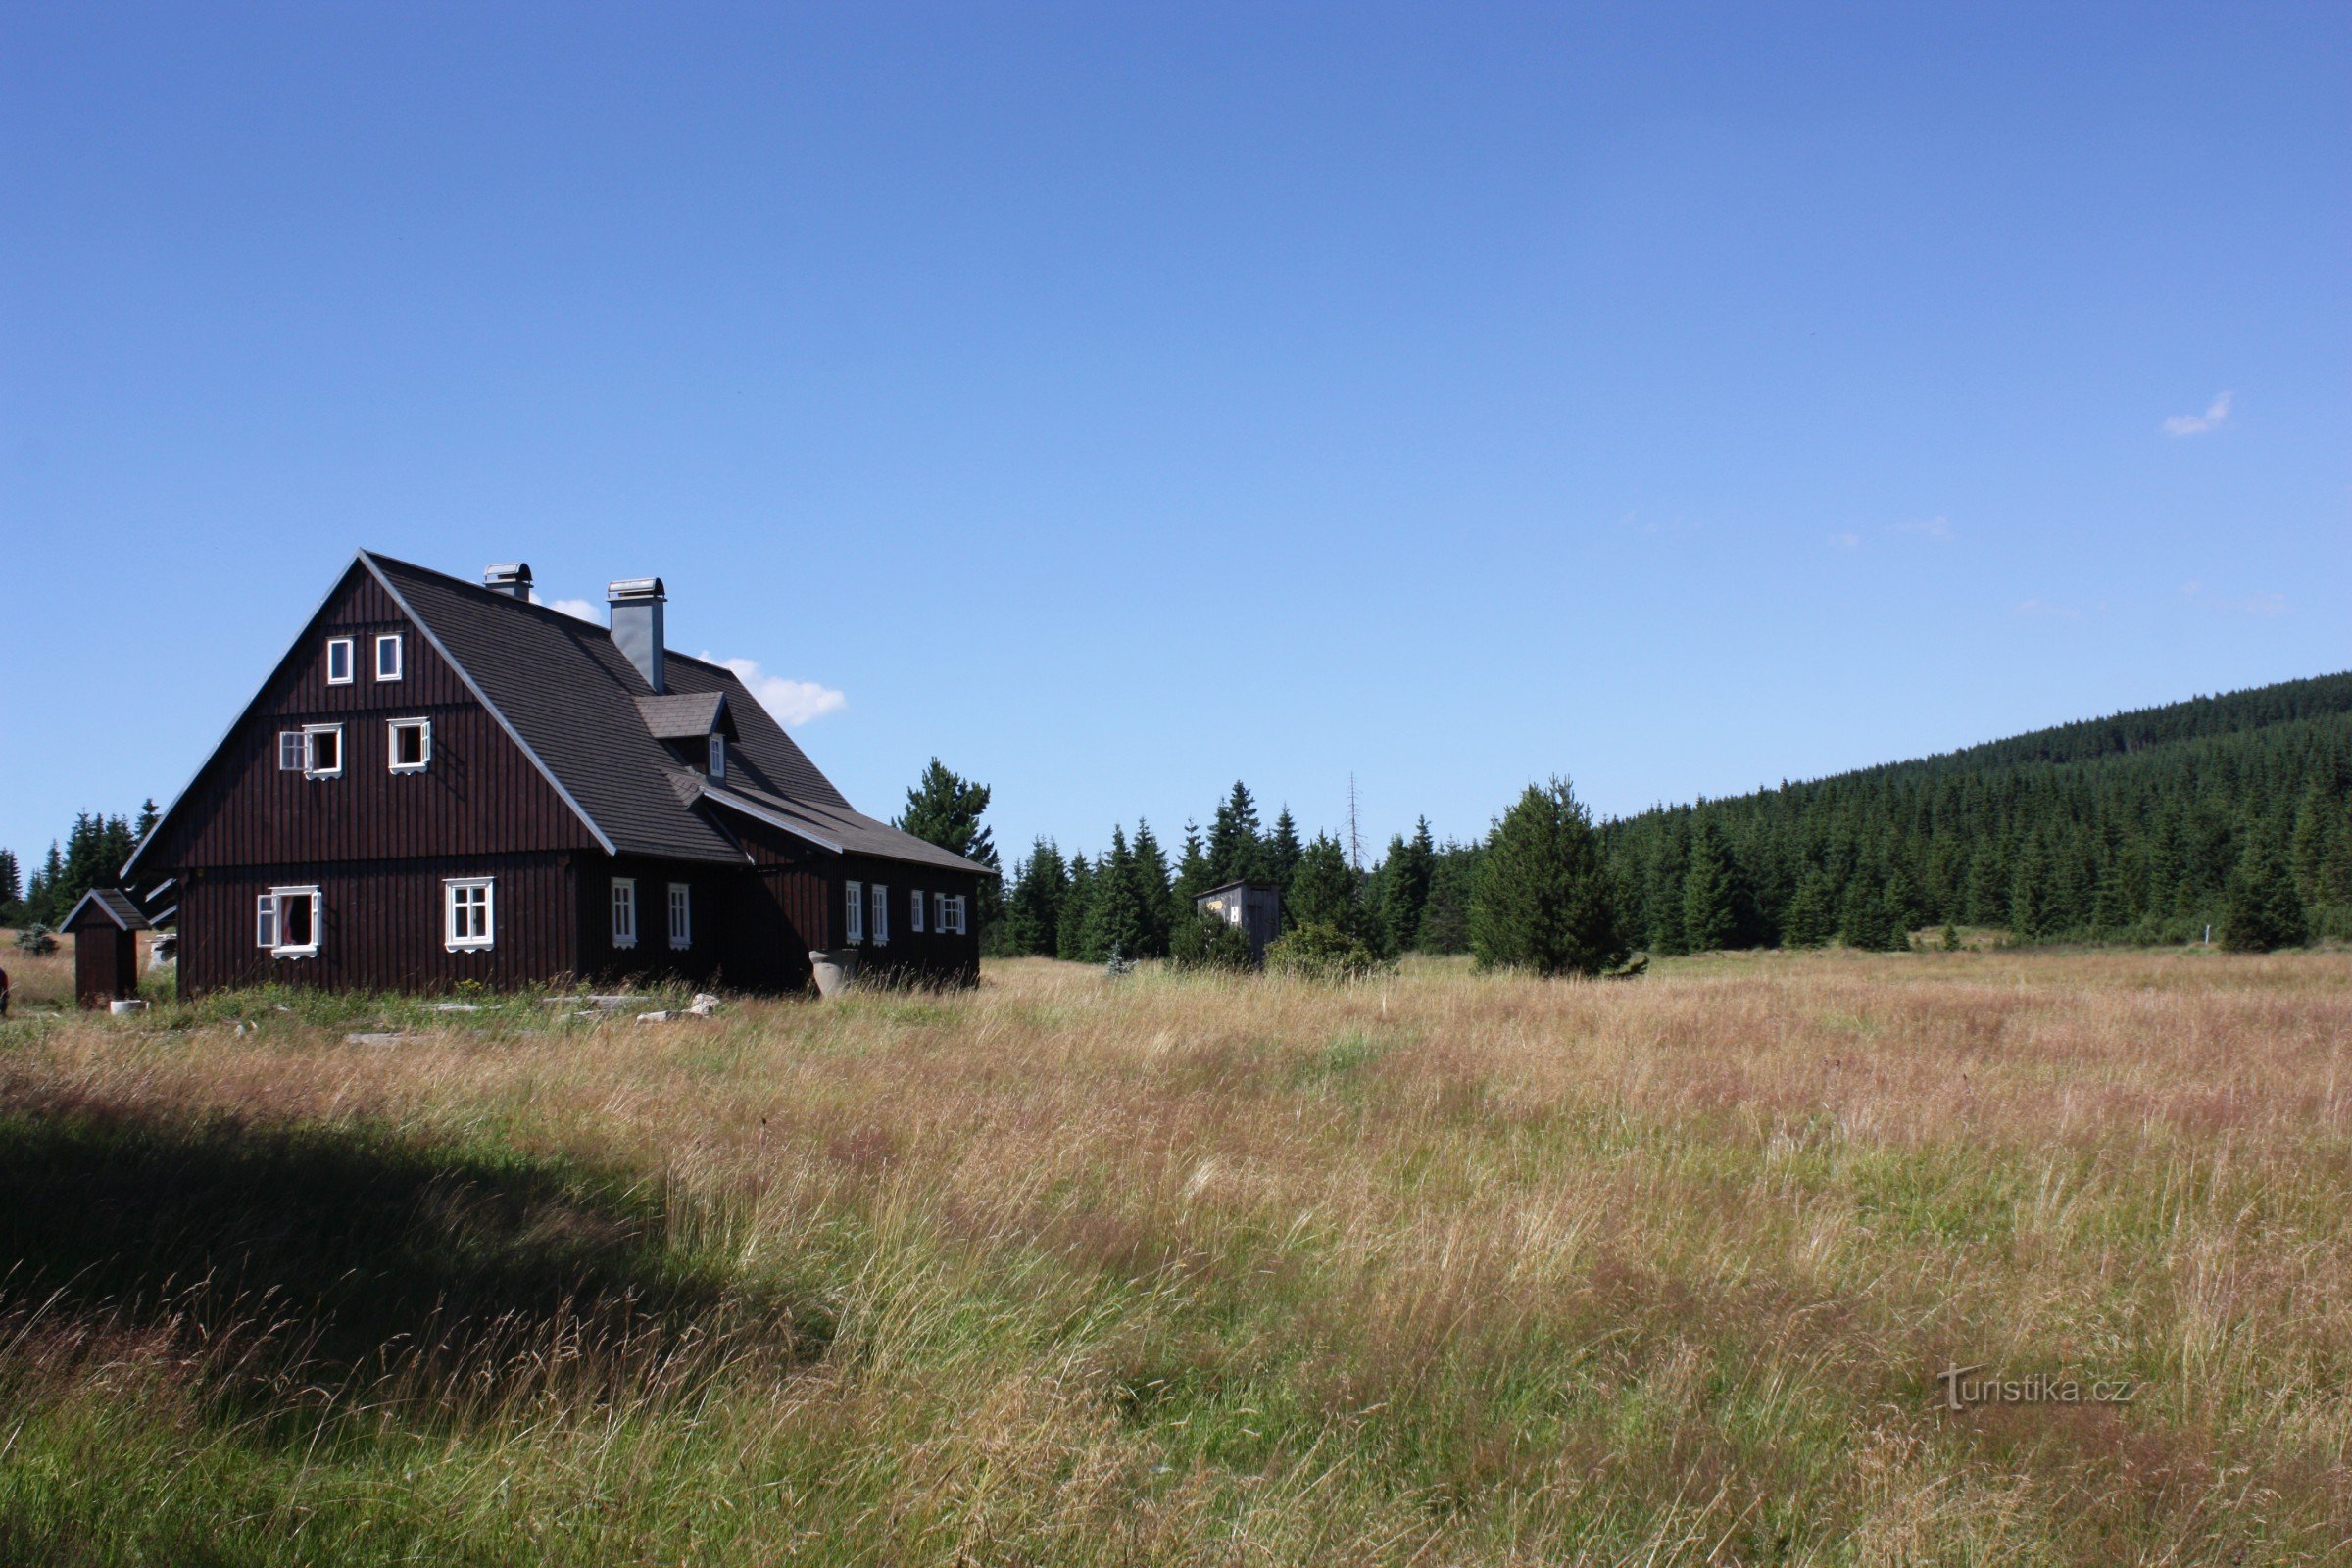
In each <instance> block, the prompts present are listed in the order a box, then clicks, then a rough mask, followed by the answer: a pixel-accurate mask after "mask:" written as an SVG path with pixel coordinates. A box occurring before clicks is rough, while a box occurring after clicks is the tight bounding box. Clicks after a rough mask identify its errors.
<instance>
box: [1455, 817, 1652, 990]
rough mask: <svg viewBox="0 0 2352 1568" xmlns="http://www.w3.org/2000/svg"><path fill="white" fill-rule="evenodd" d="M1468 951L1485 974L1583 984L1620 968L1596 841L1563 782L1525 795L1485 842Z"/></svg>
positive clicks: (1611, 892)
mask: <svg viewBox="0 0 2352 1568" xmlns="http://www.w3.org/2000/svg"><path fill="white" fill-rule="evenodd" d="M1470 943H1471V950H1472V951H1473V952H1474V953H1476V954H1477V956H1478V963H1479V967H1481V968H1485V969H1524V970H1528V971H1530V972H1532V973H1536V974H1544V975H1557V974H1588V975H1590V974H1599V973H1601V972H1602V971H1604V970H1607V969H1612V968H1615V967H1616V966H1617V965H1619V964H1621V963H1623V962H1624V961H1625V959H1626V943H1625V939H1624V937H1623V936H1622V935H1621V934H1620V931H1619V928H1618V920H1617V910H1616V906H1615V887H1614V884H1613V882H1612V879H1611V877H1610V874H1609V869H1608V866H1607V864H1606V863H1605V862H1604V861H1603V859H1602V858H1601V846H1600V840H1599V838H1598V836H1597V835H1596V834H1595V833H1594V832H1593V819H1592V817H1591V816H1590V815H1589V814H1588V813H1587V812H1586V810H1585V809H1584V807H1583V806H1582V805H1580V804H1579V803H1578V801H1577V799H1576V795H1575V792H1574V791H1572V790H1571V789H1570V788H1569V786H1568V782H1567V780H1565V779H1559V778H1555V779H1553V780H1552V781H1551V783H1550V786H1549V787H1548V788H1545V787H1542V786H1538V785H1534V784H1531V785H1529V786H1528V787H1527V792H1526V793H1525V794H1524V795H1522V796H1520V798H1519V802H1518V804H1517V805H1515V806H1513V807H1512V808H1511V809H1510V810H1509V811H1507V812H1505V813H1504V815H1503V817H1502V820H1501V821H1499V822H1497V823H1495V830H1494V832H1493V833H1491V834H1490V835H1489V836H1488V839H1487V844H1486V854H1485V856H1484V857H1483V858H1482V861H1481V864H1480V867H1479V875H1478V886H1477V891H1476V893H1475V895H1474V896H1473V899H1472V903H1471V907H1470Z"/></svg>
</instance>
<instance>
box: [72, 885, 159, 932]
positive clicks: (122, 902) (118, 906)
mask: <svg viewBox="0 0 2352 1568" xmlns="http://www.w3.org/2000/svg"><path fill="white" fill-rule="evenodd" d="M84 909H88V910H90V911H91V912H92V913H94V914H96V915H99V916H102V917H103V918H105V919H108V920H111V921H113V922H114V924H115V926H116V928H117V929H118V930H123V931H145V930H147V929H148V923H147V916H145V915H144V914H141V913H140V912H139V907H138V906H137V905H135V904H133V903H131V902H130V895H129V894H127V893H124V892H123V890H122V889H121V888H92V889H90V891H89V892H87V893H84V894H83V895H82V896H81V902H80V903H79V904H76V905H74V906H73V912H72V913H70V914H68V915H67V916H66V917H65V919H64V920H62V921H60V922H59V924H58V929H59V930H60V931H72V930H73V929H75V928H76V927H78V926H79V925H80V924H81V923H82V921H81V911H82V910H84Z"/></svg>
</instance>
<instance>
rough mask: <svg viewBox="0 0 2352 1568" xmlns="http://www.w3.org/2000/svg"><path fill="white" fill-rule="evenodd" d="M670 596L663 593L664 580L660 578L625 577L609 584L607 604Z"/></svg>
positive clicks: (606, 589)
mask: <svg viewBox="0 0 2352 1568" xmlns="http://www.w3.org/2000/svg"><path fill="white" fill-rule="evenodd" d="M668 597H669V595H668V594H666V593H664V592H663V591H662V579H661V578H659V577H623V578H622V579H621V580H620V581H618V582H615V583H610V584H607V585H606V588H605V600H606V602H607V603H609V604H615V605H617V604H619V603H620V602H621V601H623V600H627V599H667V598H668Z"/></svg>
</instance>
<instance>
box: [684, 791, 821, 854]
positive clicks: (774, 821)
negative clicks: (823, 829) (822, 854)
mask: <svg viewBox="0 0 2352 1568" xmlns="http://www.w3.org/2000/svg"><path fill="white" fill-rule="evenodd" d="M701 799H703V800H706V801H709V802H710V803H711V805H713V806H723V807H725V808H726V809H728V810H730V811H741V812H742V813H743V814H744V815H745V816H748V817H750V818H751V819H752V820H753V821H755V822H764V823H766V824H767V825H768V826H769V827H772V828H775V829H777V830H778V831H779V832H784V833H789V834H791V835H792V836H793V837H794V838H796V839H799V840H801V841H802V842H804V843H807V844H813V845H815V846H816V847H817V848H818V849H820V850H823V851H826V852H827V853H828V854H832V855H840V854H842V853H843V850H842V847H841V846H840V845H839V844H838V843H836V842H834V841H833V840H832V839H829V838H826V837H825V836H824V835H822V834H820V833H816V832H813V831H811V830H810V829H809V828H807V827H805V826H803V825H802V824H801V823H798V822H795V821H793V820H792V819H791V818H790V817H788V816H786V815H785V814H784V813H783V812H781V811H771V810H769V809H767V808H766V807H764V806H761V805H760V803H759V802H757V801H752V800H746V799H745V798H744V797H742V796H740V795H738V794H736V793H735V792H734V791H733V790H729V789H724V788H721V787H720V786H718V785H715V784H711V783H710V782H708V781H706V782H705V783H704V784H703V787H702V790H701Z"/></svg>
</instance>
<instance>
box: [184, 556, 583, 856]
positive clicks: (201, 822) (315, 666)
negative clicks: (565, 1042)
mask: <svg viewBox="0 0 2352 1568" xmlns="http://www.w3.org/2000/svg"><path fill="white" fill-rule="evenodd" d="M379 632H399V633H401V634H402V638H403V658H404V667H405V674H404V676H403V678H402V679H400V680H397V681H378V680H376V679H375V678H374V670H373V660H372V654H373V641H374V637H375V635H376V634H377V633H379ZM339 636H348V637H351V638H352V639H353V657H354V660H355V662H356V669H357V678H356V679H355V680H354V681H353V682H352V683H351V684H350V685H346V686H330V685H328V684H327V682H326V644H327V641H328V639H329V638H332V637H339ZM395 718H424V719H429V720H431V722H432V726H433V730H432V761H431V764H430V766H428V767H427V768H426V769H425V771H423V772H421V773H394V772H393V771H391V765H390V764H391V745H392V738H391V734H390V732H389V730H388V728H387V726H388V724H389V721H390V720H392V719H395ZM338 722H339V723H341V724H342V725H343V727H344V728H343V747H344V754H343V772H342V776H341V777H338V778H318V779H314V778H308V777H305V776H304V775H303V774H302V773H301V772H300V771H299V770H288V769H280V768H279V767H278V765H277V745H278V741H277V737H278V734H279V732H280V731H281V730H291V729H299V728H301V727H302V726H303V725H305V724H329V723H338ZM181 810H182V812H183V813H184V815H182V817H181V819H182V820H183V821H185V822H187V823H188V824H189V827H188V828H187V830H186V831H185V832H184V834H182V835H181V836H180V838H179V841H178V842H176V843H174V844H172V845H169V846H164V847H162V849H163V855H162V856H161V858H158V860H157V862H156V863H158V864H165V863H169V864H173V865H188V866H193V865H259V864H264V863H270V862H281V863H282V862H285V861H316V860H367V859H397V858H413V857H419V856H448V855H493V854H509V853H513V852H515V851H535V850H564V849H590V848H593V847H595V842H596V841H595V840H594V838H593V837H592V836H591V835H590V834H589V832H588V829H587V827H586V825H585V824H583V823H582V822H581V821H580V819H579V817H578V815H577V813H575V812H574V811H573V810H572V809H571V808H570V807H569V806H567V805H566V804H564V799H563V797H562V796H560V795H558V794H557V793H556V790H555V787H554V786H553V785H551V784H550V783H549V782H548V781H547V778H546V776H545V775H544V774H542V773H541V772H540V771H539V769H538V767H537V766H536V765H535V764H534V763H533V762H532V761H531V760H530V759H529V758H528V757H527V756H526V755H524V753H523V751H522V749H521V748H520V747H519V746H517V745H515V741H514V739H513V738H512V737H511V736H509V735H508V734H507V733H506V731H505V730H504V729H503V728H502V727H501V726H500V725H499V722H498V720H497V719H496V718H495V717H494V716H492V715H491V713H490V712H489V711H487V710H485V709H484V708H483V707H482V706H481V705H480V704H479V703H477V702H475V701H474V699H473V696H472V694H471V693H469V692H468V691H466V687H465V684H464V683H463V682H462V681H461V680H460V679H459V678H458V675H457V672H456V671H455V670H453V669H451V668H450V667H449V665H448V663H447V662H445V661H443V660H442V659H441V657H440V656H439V655H437V654H435V653H434V652H433V651H432V649H431V647H430V646H429V645H428V644H427V643H426V642H425V639H424V636H423V634H422V633H421V632H420V631H418V630H417V627H416V626H414V625H413V624H411V623H410V622H408V621H407V620H406V619H405V618H404V617H402V616H401V614H400V613H399V611H398V610H397V609H395V608H394V607H393V605H392V602H391V598H390V596H389V595H387V594H385V593H384V591H383V589H382V587H381V586H380V585H379V584H378V583H377V582H376V581H375V580H374V579H373V578H372V577H368V576H367V575H366V574H365V573H360V574H358V575H357V576H356V578H355V579H354V580H352V581H350V582H347V583H346V585H345V588H344V591H343V593H342V594H341V595H339V596H338V598H337V600H336V602H335V603H334V604H332V605H330V606H329V607H328V609H327V611H326V613H325V614H324V615H323V616H322V624H320V625H318V626H316V627H315V628H314V629H313V631H312V632H311V633H310V634H309V635H307V636H306V637H305V638H304V640H303V645H302V646H299V647H297V649H296V650H295V651H294V653H293V654H292V655H291V656H290V657H289V658H288V659H287V661H286V662H285V663H283V664H281V665H280V667H279V668H278V670H277V672H276V674H275V675H274V676H273V677H272V679H271V682H270V686H268V687H267V688H265V692H264V698H263V701H262V702H261V704H260V706H259V708H258V710H257V711H255V712H254V714H253V715H252V716H251V717H250V718H248V719H247V720H246V721H245V722H244V723H243V724H242V725H241V726H239V728H238V730H237V731H236V733H234V734H233V735H232V736H231V737H230V739H229V742H228V744H227V745H226V746H225V747H224V748H223V751H222V753H221V755H220V756H219V757H217V758H216V760H215V761H214V764H213V765H212V766H211V767H209V768H208V769H207V770H206V776H205V777H203V778H201V779H199V780H198V782H197V784H196V786H195V788H194V789H193V790H192V791H191V792H190V794H189V797H188V799H187V801H186V803H185V805H184V806H183V807H182V808H181Z"/></svg>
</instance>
